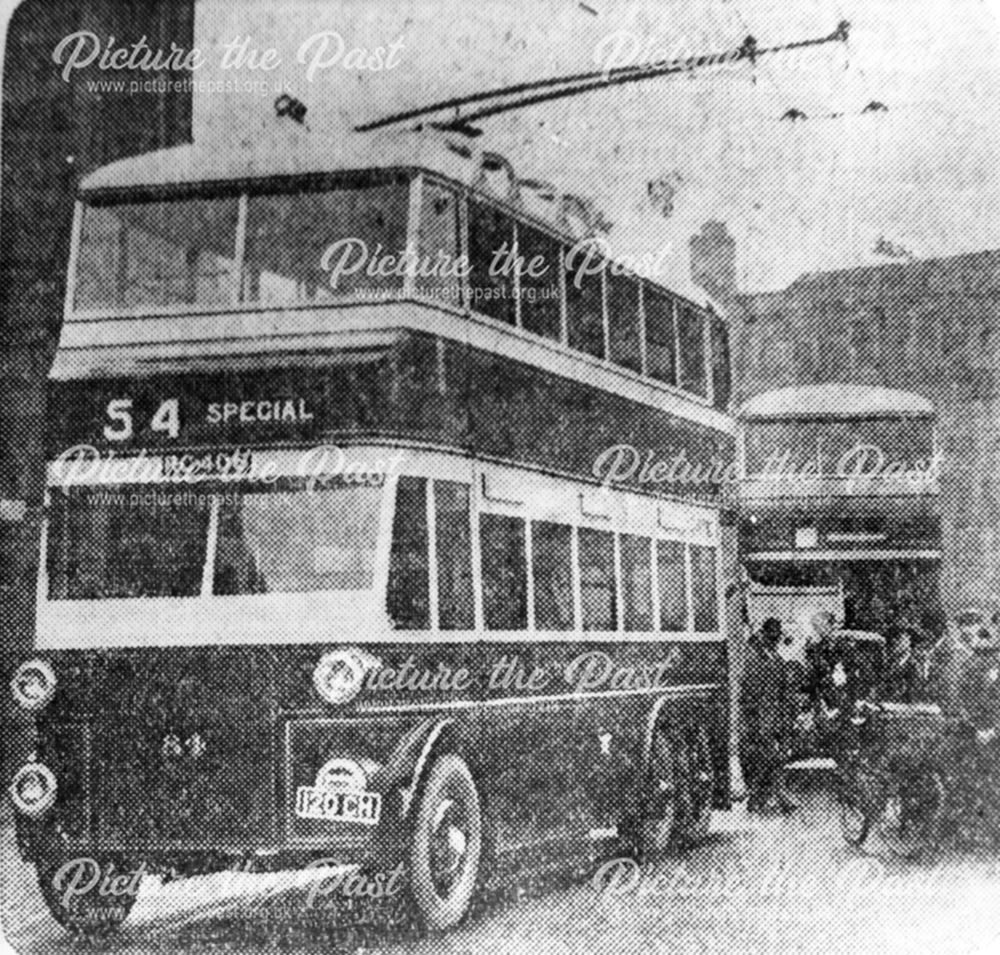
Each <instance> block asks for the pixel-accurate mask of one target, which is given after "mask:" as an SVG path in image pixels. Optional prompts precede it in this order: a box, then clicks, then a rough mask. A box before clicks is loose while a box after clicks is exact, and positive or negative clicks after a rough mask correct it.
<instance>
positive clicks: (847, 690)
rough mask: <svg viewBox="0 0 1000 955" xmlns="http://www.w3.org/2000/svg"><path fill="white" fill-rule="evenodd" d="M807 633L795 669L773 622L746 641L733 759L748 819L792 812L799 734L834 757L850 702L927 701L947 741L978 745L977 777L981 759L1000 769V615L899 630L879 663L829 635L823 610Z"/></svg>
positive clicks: (831, 622)
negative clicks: (933, 628) (941, 720)
mask: <svg viewBox="0 0 1000 955" xmlns="http://www.w3.org/2000/svg"><path fill="white" fill-rule="evenodd" d="M810 628H811V633H810V635H809V640H808V643H807V645H806V649H805V659H804V662H800V661H790V660H786V659H784V658H783V657H782V655H781V654H780V653H779V648H780V647H781V645H782V643H783V641H784V639H785V638H784V634H783V630H782V624H781V622H780V621H779V620H777V619H775V618H769V619H767V620H765V621H764V622H763V625H762V626H761V627H760V629H759V630H758V631H757V632H756V633H754V634H753V636H752V637H751V640H750V651H749V655H748V657H747V660H746V662H745V666H744V670H743V676H742V682H741V688H740V760H741V763H742V767H743V775H744V780H745V782H746V786H747V790H748V803H747V807H748V809H749V810H750V811H754V812H763V811H768V810H770V809H774V810H777V811H779V812H786V813H787V812H791V811H793V810H794V809H795V805H794V803H793V802H792V801H791V800H790V799H789V798H788V796H787V794H786V793H785V791H784V788H783V785H782V783H783V776H784V773H783V768H784V765H785V763H786V762H787V761H788V760H789V759H790V758H791V757H792V755H793V753H794V751H795V748H796V745H797V742H798V741H799V740H800V739H802V738H803V737H804V736H808V738H809V739H810V740H811V741H812V743H813V744H814V745H816V746H818V748H819V749H821V750H822V751H824V752H826V753H829V754H832V755H834V756H835V755H836V753H837V747H838V742H839V740H840V739H842V738H843V727H844V725H845V721H846V720H847V719H848V718H849V717H850V716H851V715H852V714H853V712H854V709H855V706H856V704H857V702H858V701H859V700H869V701H871V702H880V701H883V702H884V701H891V702H897V703H935V704H937V705H938V706H939V707H940V708H941V711H942V713H943V714H944V716H945V717H946V719H947V721H948V723H949V725H950V726H951V727H952V728H953V730H954V732H953V736H954V737H955V738H956V739H957V740H961V739H963V738H967V739H970V740H974V741H975V742H976V743H978V744H981V745H979V746H978V747H975V759H976V761H977V766H978V768H979V769H982V768H983V765H982V764H983V761H984V760H985V761H986V762H987V763H989V762H990V761H992V762H996V763H1000V741H998V740H997V735H998V730H1000V639H998V638H1000V615H998V614H994V615H993V617H992V618H987V617H986V616H985V615H984V614H982V613H981V612H980V611H978V610H974V609H970V610H966V611H963V612H962V613H960V614H958V615H957V617H956V618H955V621H954V625H953V626H952V627H949V628H948V629H947V630H946V632H945V633H944V634H943V635H941V636H940V638H938V639H931V638H929V637H927V636H926V635H925V634H923V633H922V632H920V631H918V630H915V629H911V628H907V627H901V628H899V629H898V630H897V631H895V632H893V633H891V634H890V635H889V638H888V644H887V646H886V648H885V654H884V656H883V655H881V654H872V653H871V652H868V651H866V650H865V649H864V647H862V646H861V645H860V643H859V642H858V641H856V640H854V639H852V638H851V636H850V635H849V634H848V633H845V632H844V631H842V630H840V629H838V627H837V621H836V619H835V617H834V615H833V614H832V613H830V612H827V611H820V612H817V613H816V614H814V615H813V617H812V619H811V621H810ZM994 741H996V742H997V745H996V746H994V745H993V744H994ZM970 751H971V749H970ZM987 768H988V767H987ZM994 768H1000V767H994Z"/></svg>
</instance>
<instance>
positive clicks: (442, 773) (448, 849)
mask: <svg viewBox="0 0 1000 955" xmlns="http://www.w3.org/2000/svg"><path fill="white" fill-rule="evenodd" d="M482 851H483V824H482V813H481V809H480V803H479V793H478V791H477V790H476V784H475V781H474V780H473V778H472V773H471V772H469V767H468V766H467V765H466V763H465V760H463V759H462V758H461V757H459V756H457V755H455V754H454V753H447V754H445V755H443V756H440V757H438V758H437V759H436V760H435V761H434V763H433V764H432V765H431V767H430V769H429V770H428V772H427V775H426V777H425V779H424V781H423V783H422V785H421V791H420V798H419V802H418V804H417V810H416V814H415V816H414V822H413V835H412V841H411V845H410V891H411V894H412V896H413V901H414V903H415V904H416V908H417V913H418V915H419V917H420V919H421V921H422V922H423V924H424V925H425V926H426V927H427V928H428V929H431V930H433V931H441V930H443V929H447V928H451V927H452V926H453V925H457V924H458V923H459V922H460V921H461V920H462V918H463V917H464V916H465V914H466V912H467V911H468V909H469V905H470V903H471V902H472V897H473V894H474V893H475V890H476V885H477V882H478V879H479V864H480V859H481V856H482Z"/></svg>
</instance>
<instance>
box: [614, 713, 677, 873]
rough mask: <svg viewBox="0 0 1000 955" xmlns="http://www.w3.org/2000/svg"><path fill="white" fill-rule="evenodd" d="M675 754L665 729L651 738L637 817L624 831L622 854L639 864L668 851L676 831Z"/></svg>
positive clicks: (659, 730) (658, 731)
mask: <svg viewBox="0 0 1000 955" xmlns="http://www.w3.org/2000/svg"><path fill="white" fill-rule="evenodd" d="M676 763H677V752H676V746H675V744H674V743H673V742H672V741H671V739H670V736H669V735H668V733H667V731H666V729H665V728H659V729H657V731H656V732H655V733H654V734H653V740H652V746H651V749H650V753H649V768H648V770H647V773H646V782H645V785H644V787H643V794H642V806H641V817H640V819H639V820H638V822H637V823H635V824H634V825H632V826H628V827H627V829H626V832H627V839H626V845H625V846H624V847H623V849H624V851H625V852H626V853H627V854H629V855H632V856H634V857H635V858H636V859H638V860H639V861H642V860H644V859H648V858H650V857H652V856H655V855H656V854H657V853H660V852H663V851H664V850H665V849H667V848H668V846H669V845H670V843H671V841H672V840H673V839H674V837H675V835H676V828H677V807H678V802H679V798H678V790H677V781H678V773H677V765H676Z"/></svg>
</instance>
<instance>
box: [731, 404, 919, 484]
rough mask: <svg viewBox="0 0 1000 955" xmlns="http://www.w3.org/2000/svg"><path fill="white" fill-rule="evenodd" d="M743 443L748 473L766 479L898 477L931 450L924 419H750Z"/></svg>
mask: <svg viewBox="0 0 1000 955" xmlns="http://www.w3.org/2000/svg"><path fill="white" fill-rule="evenodd" d="M744 443H745V449H746V450H745V454H746V473H747V474H748V475H750V476H754V475H757V476H765V477H766V476H771V477H778V476H782V475H789V476H799V477H811V478H815V477H829V478H838V477H840V478H850V477H859V476H860V477H865V476H883V477H884V476H887V475H895V476H897V477H899V476H900V465H902V473H906V472H909V471H910V470H911V469H913V468H914V467H915V466H917V465H918V464H920V463H921V462H924V461H926V460H927V459H929V458H930V457H931V455H932V454H933V451H934V439H933V427H932V424H931V422H930V420H928V419H926V418H895V419H892V418H882V419H865V418H854V419H850V418H848V419H838V418H836V417H833V416H831V417H830V419H829V420H826V421H816V420H805V421H794V420H792V421H750V422H748V423H747V424H746V426H745V438H744ZM890 465H892V468H891V469H890Z"/></svg>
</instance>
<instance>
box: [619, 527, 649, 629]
mask: <svg viewBox="0 0 1000 955" xmlns="http://www.w3.org/2000/svg"><path fill="white" fill-rule="evenodd" d="M620 546H621V562H622V603H623V604H624V610H625V629H626V630H638V631H649V630H652V629H653V549H652V541H651V540H650V539H649V538H648V537H636V536H635V535H633V534H622V535H621V538H620Z"/></svg>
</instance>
